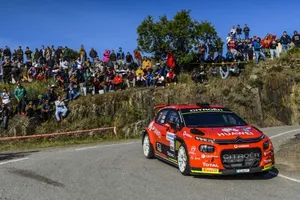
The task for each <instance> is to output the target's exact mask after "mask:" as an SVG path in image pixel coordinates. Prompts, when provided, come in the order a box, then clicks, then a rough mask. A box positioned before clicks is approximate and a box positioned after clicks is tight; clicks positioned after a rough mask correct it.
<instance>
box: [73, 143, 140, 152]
mask: <svg viewBox="0 0 300 200" xmlns="http://www.w3.org/2000/svg"><path fill="white" fill-rule="evenodd" d="M136 143H139V142H127V143H118V144H106V145H98V146H92V147H83V148H78V149H75V151H84V150H89V149H96V148H102V147H111V146H120V145H129V144H136Z"/></svg>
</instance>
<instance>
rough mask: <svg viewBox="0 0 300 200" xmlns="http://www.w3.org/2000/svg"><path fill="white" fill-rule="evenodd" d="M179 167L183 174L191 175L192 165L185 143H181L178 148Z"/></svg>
mask: <svg viewBox="0 0 300 200" xmlns="http://www.w3.org/2000/svg"><path fill="white" fill-rule="evenodd" d="M177 161H178V168H179V171H180V173H181V174H183V175H185V176H186V175H189V174H190V165H189V158H188V155H187V150H186V146H185V145H184V144H181V145H180V147H179V149H178V156H177Z"/></svg>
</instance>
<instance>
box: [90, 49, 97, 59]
mask: <svg viewBox="0 0 300 200" xmlns="http://www.w3.org/2000/svg"><path fill="white" fill-rule="evenodd" d="M97 56H98V53H97V51H96V50H95V49H94V48H91V51H90V57H91V58H92V61H93V62H95V59H96V57H97Z"/></svg>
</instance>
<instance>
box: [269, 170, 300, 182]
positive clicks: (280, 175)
mask: <svg viewBox="0 0 300 200" xmlns="http://www.w3.org/2000/svg"><path fill="white" fill-rule="evenodd" d="M269 173H270V174H272V175H274V176H278V177H280V178H284V179H287V180H289V181H293V182H296V183H300V180H298V179H295V178H291V177H288V176H285V175H282V174H276V173H275V172H269Z"/></svg>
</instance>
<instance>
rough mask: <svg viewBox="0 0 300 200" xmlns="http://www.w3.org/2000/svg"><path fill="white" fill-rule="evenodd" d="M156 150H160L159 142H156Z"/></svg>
mask: <svg viewBox="0 0 300 200" xmlns="http://www.w3.org/2000/svg"><path fill="white" fill-rule="evenodd" d="M156 150H157V151H159V152H162V150H161V144H160V143H156Z"/></svg>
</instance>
